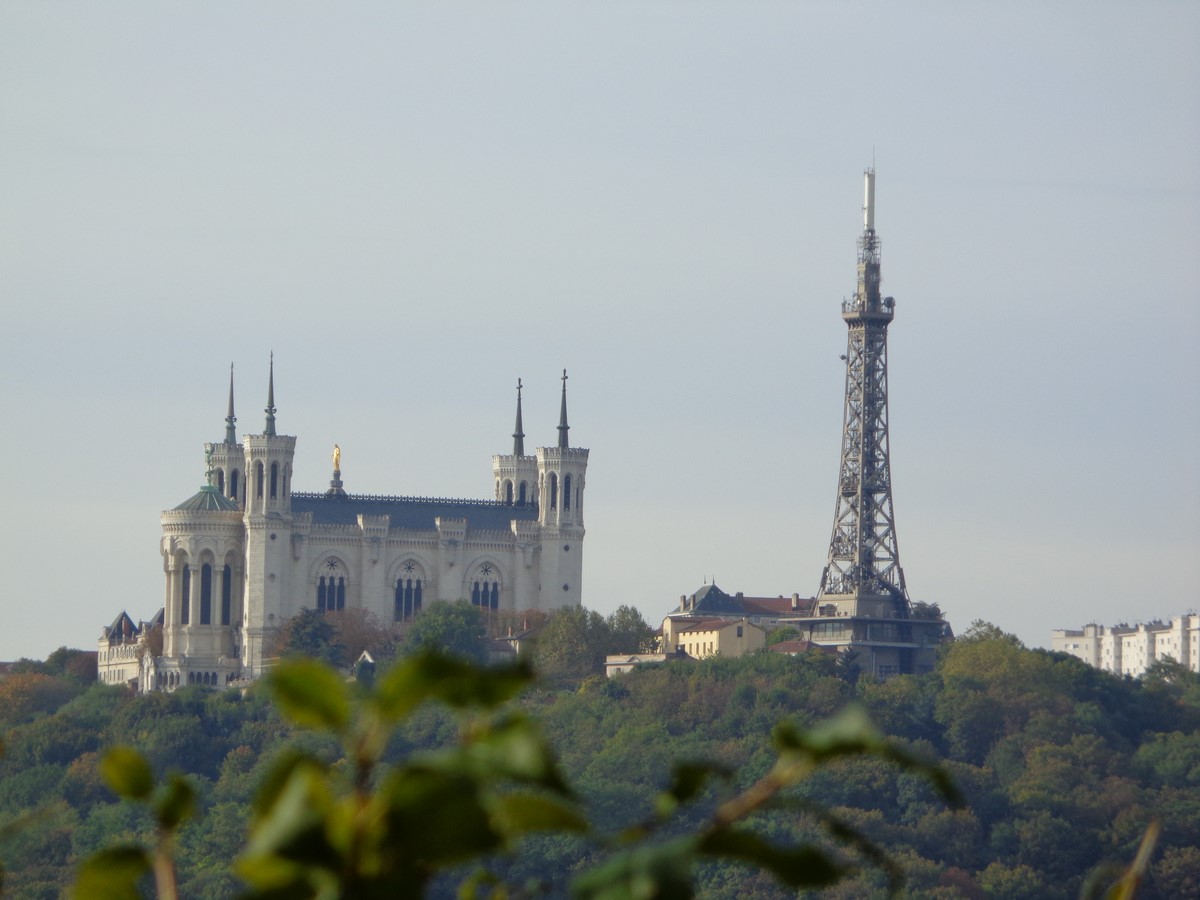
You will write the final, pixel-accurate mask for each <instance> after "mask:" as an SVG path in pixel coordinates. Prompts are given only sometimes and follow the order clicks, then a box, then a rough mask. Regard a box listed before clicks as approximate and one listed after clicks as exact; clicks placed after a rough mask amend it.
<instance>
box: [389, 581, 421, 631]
mask: <svg viewBox="0 0 1200 900" xmlns="http://www.w3.org/2000/svg"><path fill="white" fill-rule="evenodd" d="M409 571H414V570H409ZM395 599H396V602H395V619H396V621H397V622H407V621H409V620H411V619H412V618H413V617H414V616H416V614H417V613H419V612H420V611H421V579H420V578H412V577H408V576H406V575H401V577H400V578H399V579H397V580H396V598H395Z"/></svg>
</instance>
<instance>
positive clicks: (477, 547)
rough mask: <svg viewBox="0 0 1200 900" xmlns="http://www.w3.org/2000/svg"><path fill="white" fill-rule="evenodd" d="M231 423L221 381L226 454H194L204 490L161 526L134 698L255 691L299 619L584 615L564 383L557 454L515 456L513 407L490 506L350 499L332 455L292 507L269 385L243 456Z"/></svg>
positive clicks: (580, 529) (284, 440)
mask: <svg viewBox="0 0 1200 900" xmlns="http://www.w3.org/2000/svg"><path fill="white" fill-rule="evenodd" d="M235 421H236V419H235V418H234V415H233V387H232V381H231V385H230V400H229V415H228V416H227V418H226V425H227V427H226V438H225V440H224V441H222V442H220V443H210V444H205V445H204V446H205V455H206V459H207V465H208V484H206V485H205V486H204V487H203V488H202V489H201V490H200V492H199V493H197V494H196V495H194V496H193V497H191V498H189V499H188V500H186V501H184V502H183V503H181V504H179V505H178V506H176V507H175V508H174V509H170V510H167V511H166V512H164V513H163V514H162V529H163V536H162V540H161V545H160V550H161V554H162V559H163V572H164V575H165V601H164V607H163V611H162V613H161V618H162V629H163V649H162V653H161V655H159V656H155V655H153V654H146V653H142V654H141V658H140V672H139V673H138V675H137V677H138V678H139V681H140V684H139V687H140V688H141V689H142V690H160V689H161V690H172V689H174V688H176V687H178V686H180V685H186V684H203V685H214V686H225V685H229V684H231V683H234V682H241V681H243V680H247V679H254V678H257V677H258V676H259V675H261V674H262V672H263V670H264V667H265V666H268V665H269V664H270V660H269V659H268V658H267V657H268V655H269V648H270V646H271V642H272V638H273V636H274V635H275V633H276V632H277V631H278V629H279V628H280V627H281V626H282V625H283V624H284V623H285V622H287V621H288V620H289V619H290V618H292V617H294V616H295V615H297V614H298V613H299V612H300V610H301V609H304V608H316V609H319V610H322V611H335V610H341V609H347V608H361V609H365V610H369V611H370V612H371V613H373V614H374V615H375V616H376V617H377V618H378V619H379V620H380V621H381V622H405V621H409V620H411V619H412V618H413V617H414V616H415V615H416V614H417V613H418V612H419V611H420V610H421V609H422V608H423V607H424V606H426V605H428V604H429V603H433V602H438V601H454V600H459V599H466V600H469V601H471V602H472V603H474V604H476V605H477V606H480V607H483V608H484V609H489V610H502V609H503V610H522V609H538V610H552V609H556V608H559V607H564V606H578V605H579V604H580V602H581V598H582V577H583V538H584V523H583V511H584V497H585V483H586V476H587V463H588V451H587V450H585V449H582V448H576V447H569V446H567V443H566V435H567V423H566V380H565V373H564V379H563V398H562V413H561V421H560V424H559V446H557V447H541V448H538V449H537V450H536V452H535V453H534V454H533V455H526V454H525V453H524V446H523V438H524V435H523V434H522V433H521V413H520V395H519V393H518V401H517V433H516V434H514V436H513V437H514V446H513V451H514V452H513V453H511V454H507V455H496V456H494V457H493V458H492V481H493V486H494V497H493V498H492V499H486V500H485V499H477V500H456V499H437V498H427V497H401V496H378V495H355V494H349V493H347V492H346V491H345V489H344V486H343V482H342V472H341V468H340V463H341V451H340V449H337V448H335V453H334V469H333V477H332V479H331V481H330V486H329V488H328V489H327V490H326V491H324V492H320V493H301V492H297V491H294V490H293V486H292V470H293V460H294V456H295V449H296V440H297V439H296V438H295V437H293V436H290V435H281V434H277V433H276V431H275V406H274V374H273V372H272V377H271V384H270V389H269V392H268V405H267V421H266V427H265V428H264V429H263V432H262V433H261V434H254V435H247V436H246V437H245V438H244V439H243V440H242V441H240V442H239V441H238V440H237V437H236V433H235V431H234V422H235ZM108 631H109V629H106V637H105V638H103V639H102V641H101V649H102V651H103V650H105V649H106V645H105V640H108V639H109V638H108V637H107V632H108ZM111 671H115V670H111ZM125 674H126V673H125V672H124V669H122V670H121V675H120V676H119V677H122V678H123V677H124V675H125ZM102 677H103V676H102ZM107 677H109V678H115V677H118V676H117V675H113V674H109V675H108V676H107Z"/></svg>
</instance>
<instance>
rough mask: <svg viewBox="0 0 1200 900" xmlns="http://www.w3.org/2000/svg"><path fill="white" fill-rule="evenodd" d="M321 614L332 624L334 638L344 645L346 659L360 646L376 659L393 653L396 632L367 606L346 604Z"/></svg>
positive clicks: (357, 653) (356, 655)
mask: <svg viewBox="0 0 1200 900" xmlns="http://www.w3.org/2000/svg"><path fill="white" fill-rule="evenodd" d="M325 616H326V618H327V619H328V620H329V623H330V624H331V625H333V629H334V632H335V634H336V635H337V642H338V643H339V644H341V645H342V646H343V647H344V648H345V654H346V655H345V658H346V661H347V662H350V663H353V662H354V661H355V660H356V659H358V658H359V657H360V656H362V653H363V651H364V650H366V651H368V652H369V653H370V654H371V655H372V656H373V657H375V659H377V660H378V659H383V658H386V657H391V656H394V655H395V653H396V634H395V633H394V631H393V630H392V628H389V627H388V626H386V625H384V624H383V623H381V622H380V621H379V618H378V617H377V616H376V615H375V614H374V613H373V612H371V611H370V610H369V609H362V608H361V607H350V608H347V609H339V610H337V611H336V612H327V613H326V614H325Z"/></svg>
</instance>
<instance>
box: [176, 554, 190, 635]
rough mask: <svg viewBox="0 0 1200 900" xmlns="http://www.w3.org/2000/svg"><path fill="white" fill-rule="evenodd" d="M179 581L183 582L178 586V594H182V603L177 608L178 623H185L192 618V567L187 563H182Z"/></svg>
mask: <svg viewBox="0 0 1200 900" xmlns="http://www.w3.org/2000/svg"><path fill="white" fill-rule="evenodd" d="M181 581H182V582H183V583H182V585H181V587H180V594H181V595H182V596H183V604H182V607H181V608H180V610H179V624H180V625H187V624H189V623H190V622H191V620H192V609H191V606H192V569H191V566H189V565H188V564H187V563H184V564H183V574H182V575H181Z"/></svg>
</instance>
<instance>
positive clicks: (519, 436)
mask: <svg viewBox="0 0 1200 900" xmlns="http://www.w3.org/2000/svg"><path fill="white" fill-rule="evenodd" d="M515 427H516V431H514V432H513V456H524V455H525V426H524V425H522V424H521V379H520V378H518V379H517V424H516V426H515Z"/></svg>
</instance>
